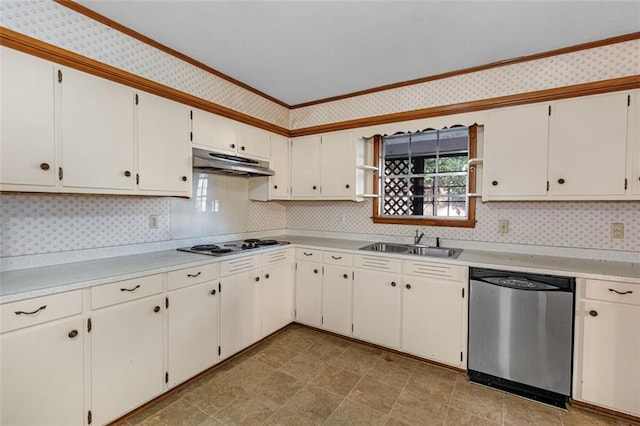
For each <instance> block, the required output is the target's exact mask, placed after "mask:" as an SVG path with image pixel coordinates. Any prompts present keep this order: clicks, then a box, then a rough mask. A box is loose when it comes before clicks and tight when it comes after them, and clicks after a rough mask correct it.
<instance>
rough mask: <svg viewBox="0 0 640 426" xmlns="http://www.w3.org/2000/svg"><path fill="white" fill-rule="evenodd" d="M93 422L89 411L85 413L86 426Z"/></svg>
mask: <svg viewBox="0 0 640 426" xmlns="http://www.w3.org/2000/svg"><path fill="white" fill-rule="evenodd" d="M92 421H93V415H92V414H91V410H89V411H88V412H87V424H91V422H92Z"/></svg>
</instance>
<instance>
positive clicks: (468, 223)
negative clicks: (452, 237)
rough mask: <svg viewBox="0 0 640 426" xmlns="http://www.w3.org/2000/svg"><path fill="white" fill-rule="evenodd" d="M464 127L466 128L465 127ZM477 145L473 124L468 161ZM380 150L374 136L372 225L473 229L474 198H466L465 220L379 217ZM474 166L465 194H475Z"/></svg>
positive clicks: (468, 175) (475, 130) (475, 128)
mask: <svg viewBox="0 0 640 426" xmlns="http://www.w3.org/2000/svg"><path fill="white" fill-rule="evenodd" d="M465 127H466V126H465ZM477 145H478V126H477V124H474V125H472V126H469V159H472V158H476V156H477ZM381 149H382V136H381V135H376V136H374V142H373V157H374V159H375V161H376V162H377V166H378V171H377V172H376V173H375V175H374V178H373V179H374V180H373V193H374V194H377V195H378V197H376V198H374V199H373V214H372V216H371V219H372V220H373V223H381V224H394V225H418V226H449V227H452V228H475V226H476V198H475V197H471V196H467V219H463V220H460V219H445V218H438V217H426V216H425V217H422V218H420V217H416V216H411V217H401V216H397V217H389V216H381V215H380V198H379V197H380V191H381V189H382V188H380V176H381V175H382V173H383V169H382V167H383V164H382V158H381V156H380V153H381ZM476 179H477V173H476V166H475V165H474V164H470V165H469V169H468V171H467V182H468V187H467V193H471V194H473V193H475V192H476Z"/></svg>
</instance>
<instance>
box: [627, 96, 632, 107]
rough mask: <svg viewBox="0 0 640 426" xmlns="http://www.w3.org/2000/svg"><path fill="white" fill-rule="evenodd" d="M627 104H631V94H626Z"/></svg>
mask: <svg viewBox="0 0 640 426" xmlns="http://www.w3.org/2000/svg"><path fill="white" fill-rule="evenodd" d="M627 106H631V95H627Z"/></svg>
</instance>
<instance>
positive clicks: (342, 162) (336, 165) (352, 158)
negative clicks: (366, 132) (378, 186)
mask: <svg viewBox="0 0 640 426" xmlns="http://www.w3.org/2000/svg"><path fill="white" fill-rule="evenodd" d="M320 154H321V155H320V176H321V177H322V183H321V185H322V196H323V197H332V198H353V197H355V184H356V141H355V139H354V137H353V133H351V132H342V133H333V134H329V135H324V136H322V145H321V150H320Z"/></svg>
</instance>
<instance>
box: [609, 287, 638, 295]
mask: <svg viewBox="0 0 640 426" xmlns="http://www.w3.org/2000/svg"><path fill="white" fill-rule="evenodd" d="M609 291H612V292H614V293H617V294H631V293H633V290H627V291H618V290H616V289H613V288H610V289H609Z"/></svg>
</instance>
